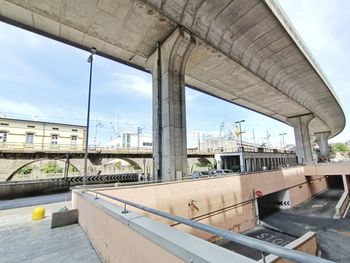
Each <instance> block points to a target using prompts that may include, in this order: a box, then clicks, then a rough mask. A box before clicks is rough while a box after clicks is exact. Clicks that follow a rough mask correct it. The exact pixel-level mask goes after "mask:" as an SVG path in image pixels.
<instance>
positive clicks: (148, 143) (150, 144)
mask: <svg viewBox="0 0 350 263" xmlns="http://www.w3.org/2000/svg"><path fill="white" fill-rule="evenodd" d="M142 145H143V146H152V143H151V142H143V143H142Z"/></svg>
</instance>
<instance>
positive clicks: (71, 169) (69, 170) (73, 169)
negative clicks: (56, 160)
mask: <svg viewBox="0 0 350 263" xmlns="http://www.w3.org/2000/svg"><path fill="white" fill-rule="evenodd" d="M68 172H69V173H76V172H78V169H77V168H75V167H74V166H72V165H69V167H68Z"/></svg>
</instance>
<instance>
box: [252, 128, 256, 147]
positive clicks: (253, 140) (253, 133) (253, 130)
mask: <svg viewBox="0 0 350 263" xmlns="http://www.w3.org/2000/svg"><path fill="white" fill-rule="evenodd" d="M253 142H254V152H255V150H256V143H255V131H254V128H253Z"/></svg>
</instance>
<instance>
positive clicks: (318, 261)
mask: <svg viewBox="0 0 350 263" xmlns="http://www.w3.org/2000/svg"><path fill="white" fill-rule="evenodd" d="M86 192H92V193H94V194H95V195H96V198H98V195H101V196H104V197H107V198H110V199H112V200H115V201H118V202H121V203H123V204H124V210H123V212H122V213H127V212H128V211H127V210H126V205H129V206H132V207H135V208H138V209H140V210H143V211H146V212H148V213H151V214H155V215H158V216H161V217H164V218H167V219H169V220H172V221H175V222H178V223H181V224H184V225H188V226H191V227H194V228H196V229H199V230H202V231H205V232H208V233H211V234H214V235H216V236H219V237H222V238H224V239H227V240H230V241H234V242H237V243H239V244H242V245H245V246H247V247H250V248H253V249H257V250H260V251H261V253H262V256H263V260H264V262H265V253H271V254H274V255H276V256H279V257H282V258H286V259H289V260H293V261H295V262H308V263H327V262H328V263H330V262H333V261H330V260H327V259H322V258H318V257H315V256H312V255H309V254H306V253H303V252H300V251H296V250H293V249H289V248H285V247H281V246H277V245H274V244H271V243H268V242H265V241H262V240H258V239H255V238H252V237H248V236H244V235H242V234H239V233H235V232H231V231H227V230H224V229H221V228H218V227H215V226H209V225H206V224H203V223H199V222H196V221H193V220H191V219H187V218H183V217H180V216H177V215H172V214H169V213H167V212H164V211H159V210H157V209H154V208H150V207H147V206H143V205H140V204H137V203H134V202H131V201H127V200H124V199H122V198H118V197H115V196H112V195H108V194H103V193H100V192H97V191H94V190H89V189H87V190H86Z"/></svg>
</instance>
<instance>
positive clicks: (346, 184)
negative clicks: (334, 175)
mask: <svg viewBox="0 0 350 263" xmlns="http://www.w3.org/2000/svg"><path fill="white" fill-rule="evenodd" d="M342 178H343V185H344V191H349V186H350V180H349V177H348V176H346V174H342Z"/></svg>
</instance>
